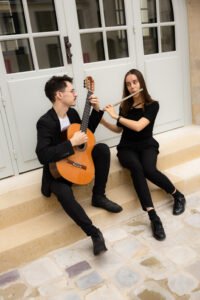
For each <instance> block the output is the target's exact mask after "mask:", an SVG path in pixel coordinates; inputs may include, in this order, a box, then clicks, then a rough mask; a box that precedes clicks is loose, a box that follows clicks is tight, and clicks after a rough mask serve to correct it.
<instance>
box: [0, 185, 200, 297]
mask: <svg viewBox="0 0 200 300" xmlns="http://www.w3.org/2000/svg"><path fill="white" fill-rule="evenodd" d="M171 210H172V207H171V204H170V203H168V204H166V205H162V206H161V207H159V209H158V210H157V211H158V214H159V216H160V217H161V219H162V221H163V225H164V227H165V231H166V235H167V238H166V240H165V241H162V242H159V241H156V240H155V239H154V238H153V237H152V234H151V229H150V226H149V221H148V217H147V216H146V215H145V214H144V213H143V212H142V211H141V214H140V215H139V216H137V217H135V218H133V219H129V220H127V221H126V222H123V223H119V224H118V226H116V227H115V228H114V227H113V228H111V227H110V228H107V229H106V230H104V236H105V239H106V243H107V247H108V251H107V252H106V253H104V254H102V255H101V256H99V257H94V256H93V255H92V243H91V241H90V238H86V239H84V240H82V241H80V242H77V243H76V244H73V245H71V246H69V247H65V248H61V249H57V250H56V251H53V252H50V253H48V255H46V256H44V257H41V258H40V259H38V260H36V261H33V262H31V263H29V264H27V265H24V266H20V267H19V268H18V269H16V270H10V271H9V272H7V273H4V274H0V300H7V299H9V300H18V299H19V300H25V299H26V300H33V299H35V300H126V299H127V300H179V299H181V300H199V299H200V284H199V282H200V190H199V192H196V193H194V194H191V195H189V196H187V209H186V211H185V213H184V214H182V215H180V216H173V215H172V213H171Z"/></svg>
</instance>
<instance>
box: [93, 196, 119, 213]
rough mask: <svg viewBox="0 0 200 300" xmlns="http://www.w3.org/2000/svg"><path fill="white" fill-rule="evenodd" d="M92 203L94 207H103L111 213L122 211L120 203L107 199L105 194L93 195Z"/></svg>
mask: <svg viewBox="0 0 200 300" xmlns="http://www.w3.org/2000/svg"><path fill="white" fill-rule="evenodd" d="M92 205H93V206H95V207H101V208H104V209H105V210H107V211H110V212H113V213H118V212H120V211H122V207H121V206H120V205H118V204H117V203H115V202H113V201H111V200H109V199H108V198H107V197H106V196H105V195H93V197H92Z"/></svg>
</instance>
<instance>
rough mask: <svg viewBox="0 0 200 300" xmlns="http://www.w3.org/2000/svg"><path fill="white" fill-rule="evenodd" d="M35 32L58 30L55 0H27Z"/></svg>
mask: <svg viewBox="0 0 200 300" xmlns="http://www.w3.org/2000/svg"><path fill="white" fill-rule="evenodd" d="M27 4H28V9H29V15H30V20H31V26H32V31H33V32H44V31H55V30H58V26H57V21H56V14H55V7H54V1H53V0H27Z"/></svg>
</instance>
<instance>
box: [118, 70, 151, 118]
mask: <svg viewBox="0 0 200 300" xmlns="http://www.w3.org/2000/svg"><path fill="white" fill-rule="evenodd" d="M130 74H132V75H135V76H136V77H137V79H138V81H139V83H140V88H142V89H143V91H142V92H141V93H142V96H143V99H144V104H150V103H152V102H153V101H154V100H153V99H152V98H151V96H150V95H149V93H148V91H147V87H146V83H145V80H144V77H143V75H142V73H141V72H140V71H139V70H137V69H131V70H130V71H128V72H127V73H126V75H125V77H124V87H123V98H124V97H126V96H128V95H130V93H129V91H128V89H127V86H126V77H127V76H128V75H130ZM132 105H133V99H132V98H130V99H128V100H126V101H124V102H122V104H121V106H120V107H121V110H122V114H123V116H126V115H127V113H128V111H129V109H130V108H131V107H132Z"/></svg>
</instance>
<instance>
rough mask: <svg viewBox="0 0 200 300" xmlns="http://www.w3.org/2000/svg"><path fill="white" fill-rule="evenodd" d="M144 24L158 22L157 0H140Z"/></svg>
mask: <svg viewBox="0 0 200 300" xmlns="http://www.w3.org/2000/svg"><path fill="white" fill-rule="evenodd" d="M140 10H141V20H142V24H146V23H156V22H157V16H156V0H140Z"/></svg>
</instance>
